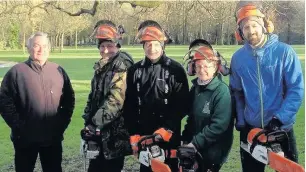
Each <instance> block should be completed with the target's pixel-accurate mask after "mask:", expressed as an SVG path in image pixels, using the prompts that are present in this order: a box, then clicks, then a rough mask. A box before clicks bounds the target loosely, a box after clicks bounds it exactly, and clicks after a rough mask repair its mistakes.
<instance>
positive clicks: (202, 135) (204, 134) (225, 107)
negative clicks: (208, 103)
mask: <svg viewBox="0 0 306 172" xmlns="http://www.w3.org/2000/svg"><path fill="white" fill-rule="evenodd" d="M225 88H226V87H223V88H222V89H225ZM226 89H228V88H226ZM213 107H214V113H213V114H212V116H211V119H210V124H209V125H206V126H205V127H204V128H203V129H202V131H201V132H199V133H198V134H196V135H195V136H194V137H193V139H192V141H191V142H192V143H193V145H195V147H196V148H197V149H208V148H209V147H210V145H211V144H213V143H214V142H216V141H217V140H218V139H219V138H220V137H222V135H223V133H224V132H225V131H226V130H227V129H228V127H229V125H230V123H231V119H232V105H231V96H230V93H229V90H227V91H225V90H223V91H220V92H219V93H218V94H217V95H216V97H215V98H214V100H213Z"/></svg>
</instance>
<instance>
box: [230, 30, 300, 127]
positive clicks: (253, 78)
mask: <svg viewBox="0 0 306 172" xmlns="http://www.w3.org/2000/svg"><path fill="white" fill-rule="evenodd" d="M230 87H231V89H232V92H233V94H234V97H235V101H236V110H237V121H236V127H243V126H245V124H246V123H247V124H249V125H251V126H252V127H259V128H262V127H264V126H266V125H267V124H268V123H269V122H270V120H271V119H272V117H273V116H274V117H276V118H277V119H279V120H280V121H281V122H282V124H283V125H282V128H283V129H287V130H288V129H291V128H292V126H293V124H294V123H295V120H296V113H297V111H298V110H299V108H300V106H301V103H302V100H303V94H304V84H303V74H302V69H301V64H300V61H299V59H298V57H297V54H296V53H295V51H294V50H293V48H292V47H291V46H289V45H287V44H285V43H282V42H279V41H278V36H277V35H275V34H270V35H268V40H267V42H266V43H265V45H264V46H263V47H261V48H257V49H253V48H252V47H251V46H250V45H249V44H248V43H246V44H245V45H244V46H243V47H242V48H240V49H239V50H238V51H237V52H235V53H234V55H233V57H232V61H231V76H230Z"/></svg>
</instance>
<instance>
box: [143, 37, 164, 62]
mask: <svg viewBox="0 0 306 172" xmlns="http://www.w3.org/2000/svg"><path fill="white" fill-rule="evenodd" d="M143 48H144V52H145V55H146V57H148V58H149V59H150V60H151V61H152V63H155V62H157V61H158V60H159V58H160V56H161V55H162V54H163V47H162V46H161V43H160V42H159V41H145V43H144V46H143Z"/></svg>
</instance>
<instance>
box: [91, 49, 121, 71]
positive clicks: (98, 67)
mask: <svg viewBox="0 0 306 172" xmlns="http://www.w3.org/2000/svg"><path fill="white" fill-rule="evenodd" d="M119 53H120V50H119V51H118V52H117V53H116V54H115V55H114V57H112V58H111V59H110V60H109V61H107V62H106V63H105V62H103V61H102V58H100V59H99V61H97V62H95V64H94V66H93V69H94V70H97V69H101V68H102V67H103V66H105V65H106V64H110V63H113V61H114V60H115V59H116V58H117V57H118V56H119Z"/></svg>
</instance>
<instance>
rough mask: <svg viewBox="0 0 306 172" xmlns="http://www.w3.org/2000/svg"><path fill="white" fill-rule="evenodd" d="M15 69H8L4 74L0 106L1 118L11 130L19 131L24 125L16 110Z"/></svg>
mask: <svg viewBox="0 0 306 172" xmlns="http://www.w3.org/2000/svg"><path fill="white" fill-rule="evenodd" d="M16 74H17V73H16V71H15V70H14V68H12V69H10V70H9V71H8V72H7V73H6V75H5V76H4V78H3V80H2V84H1V90H0V106H1V113H2V115H1V116H2V118H3V119H4V121H5V122H6V123H7V125H8V126H9V127H10V128H11V129H12V130H13V131H19V130H20V129H22V127H23V125H24V121H22V120H21V119H20V114H19V113H18V111H17V107H16V104H17V96H18V91H17V83H16V82H17V81H16Z"/></svg>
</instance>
